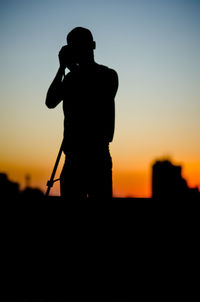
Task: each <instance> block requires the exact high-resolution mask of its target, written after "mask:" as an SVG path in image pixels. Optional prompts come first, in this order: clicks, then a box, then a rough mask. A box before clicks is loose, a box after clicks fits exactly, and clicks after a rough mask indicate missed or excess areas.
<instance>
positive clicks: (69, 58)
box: [59, 45, 76, 69]
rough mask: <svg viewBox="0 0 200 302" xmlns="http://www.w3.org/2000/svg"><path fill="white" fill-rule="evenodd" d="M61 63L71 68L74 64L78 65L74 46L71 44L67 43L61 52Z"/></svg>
mask: <svg viewBox="0 0 200 302" xmlns="http://www.w3.org/2000/svg"><path fill="white" fill-rule="evenodd" d="M59 61H60V65H61V66H64V67H68V68H69V69H71V67H72V66H75V65H76V60H75V56H74V54H73V51H72V48H71V47H70V46H69V45H65V46H63V47H62V48H61V50H60V52H59Z"/></svg>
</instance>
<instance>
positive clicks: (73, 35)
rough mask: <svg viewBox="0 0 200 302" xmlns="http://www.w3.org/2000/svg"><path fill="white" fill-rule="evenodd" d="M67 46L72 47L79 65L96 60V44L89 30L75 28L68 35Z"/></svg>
mask: <svg viewBox="0 0 200 302" xmlns="http://www.w3.org/2000/svg"><path fill="white" fill-rule="evenodd" d="M67 44H68V45H69V46H70V47H71V49H72V51H73V53H74V56H75V58H76V60H77V62H78V63H85V62H88V61H91V60H94V49H95V48H96V43H95V41H94V40H93V36H92V33H91V31H90V30H89V29H87V28H83V27H75V28H74V29H73V30H72V31H70V32H69V33H68V35H67Z"/></svg>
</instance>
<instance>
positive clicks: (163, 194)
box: [152, 160, 200, 200]
mask: <svg viewBox="0 0 200 302" xmlns="http://www.w3.org/2000/svg"><path fill="white" fill-rule="evenodd" d="M181 171H182V167H181V166H175V165H173V164H172V163H171V162H170V161H169V160H163V161H156V162H155V163H154V164H153V167H152V197H153V199H154V200H170V199H176V200H200V192H199V190H198V188H189V187H188V185H187V182H186V180H185V179H184V178H183V177H182V175H181Z"/></svg>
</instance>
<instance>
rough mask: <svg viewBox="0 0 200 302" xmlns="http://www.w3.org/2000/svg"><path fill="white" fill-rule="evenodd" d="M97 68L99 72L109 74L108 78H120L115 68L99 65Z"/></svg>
mask: <svg viewBox="0 0 200 302" xmlns="http://www.w3.org/2000/svg"><path fill="white" fill-rule="evenodd" d="M96 67H97V69H98V70H99V71H101V72H103V73H104V74H107V76H111V77H118V74H117V72H116V71H115V70H114V69H113V68H110V67H108V66H105V65H102V64H97V63H96Z"/></svg>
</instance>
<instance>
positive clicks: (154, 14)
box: [0, 0, 200, 177]
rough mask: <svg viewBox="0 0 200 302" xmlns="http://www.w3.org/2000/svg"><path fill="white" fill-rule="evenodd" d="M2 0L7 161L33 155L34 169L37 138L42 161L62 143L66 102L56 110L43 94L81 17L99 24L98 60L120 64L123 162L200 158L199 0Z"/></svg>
mask: <svg viewBox="0 0 200 302" xmlns="http://www.w3.org/2000/svg"><path fill="white" fill-rule="evenodd" d="M0 5H1V10H0V33H1V48H0V51H1V58H0V63H1V70H0V80H1V90H0V106H1V113H0V114H1V125H0V126H1V129H0V135H1V141H2V142H3V144H2V146H3V148H2V149H1V157H2V158H3V160H4V162H12V161H13V162H19V163H22V161H23V159H26V160H25V162H26V161H27V162H26V165H27V170H28V169H29V162H30V158H31V159H32V157H33V154H32V153H33V149H34V147H33V146H40V148H37V149H38V151H37V150H34V152H35V153H34V154H36V155H35V162H37V159H38V158H39V157H41V156H43V157H45V154H47V153H48V152H50V150H51V149H52V148H53V149H55V153H56V152H57V146H58V145H59V142H60V141H61V139H62V131H63V114H62V107H61V106H59V107H58V108H57V109H55V110H54V111H51V110H50V111H49V110H47V109H46V107H45V106H44V100H45V95H46V91H47V89H48V86H49V84H50V82H51V81H52V79H53V77H54V75H55V73H56V70H57V68H58V58H57V54H58V52H59V49H60V48H61V46H62V45H63V44H65V43H66V41H65V39H66V35H67V33H68V32H69V31H70V30H71V29H72V28H74V27H75V26H84V27H87V28H89V29H90V30H91V31H92V33H93V36H94V39H95V41H96V43H97V49H96V51H95V58H96V61H97V62H98V63H102V64H104V65H107V66H110V67H112V68H114V69H115V70H116V71H117V72H118V74H119V80H120V86H119V91H118V94H117V97H116V133H115V140H114V142H113V144H112V152H113V157H114V158H116V159H117V160H116V163H115V167H116V169H117V170H120V169H122V170H123V169H125V170H126V169H128V167H129V166H131V167H132V169H133V170H134V169H135V170H137V171H138V170H140V169H141V171H146V170H145V169H147V168H146V167H148V166H149V165H150V163H151V161H152V160H153V159H154V158H156V157H159V156H163V155H166V154H167V155H170V156H172V157H173V158H175V160H176V161H181V162H185V163H187V161H188V160H189V158H190V159H191V161H192V160H193V161H194V162H199V161H200V158H199V157H200V144H199V143H198V140H199V139H198V138H199V133H200V123H199V114H200V103H199V96H200V85H199V80H200V55H199V54H200V1H194V0H190V1H185V0H182V1H181V0H173V1H172V0H166V1H164V0H160V1H158V0H148V1H147V0H146V1H144V0H140V1H134V0H132V1H127V0H123V1H119V0H115V1H114V0H110V1H109V0H107V1H95V0H93V1H89V0H86V1H84V0H82V1H76V0H73V1H71V0H70V1H64V0H62V1H61V0H57V1H53V0H49V1H47V0H35V1H31V0H30V1H29V0H26V1H20V0H19V1H9V0H6V1H1V4H0ZM50 132H51V135H50V134H49V133H50ZM44 138H45V144H44V145H43V143H44ZM52 146H53V147H52ZM54 146H55V147H54ZM8 150H9V151H8ZM147 150H148V152H147ZM53 157H54V153H53V154H52V159H53ZM4 169H6V165H5V168H4ZM10 169H11V168H10ZM13 173H14V172H13ZM16 173H17V172H16ZM145 173H146V172H145ZM11 174H12V169H11ZM16 177H17V176H16Z"/></svg>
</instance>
